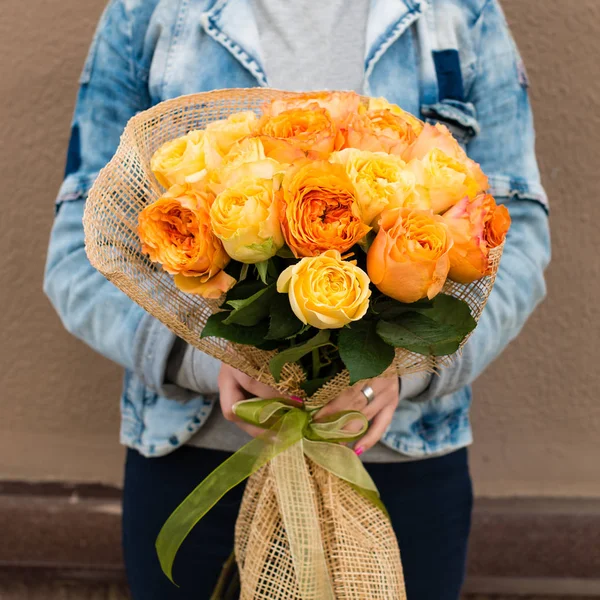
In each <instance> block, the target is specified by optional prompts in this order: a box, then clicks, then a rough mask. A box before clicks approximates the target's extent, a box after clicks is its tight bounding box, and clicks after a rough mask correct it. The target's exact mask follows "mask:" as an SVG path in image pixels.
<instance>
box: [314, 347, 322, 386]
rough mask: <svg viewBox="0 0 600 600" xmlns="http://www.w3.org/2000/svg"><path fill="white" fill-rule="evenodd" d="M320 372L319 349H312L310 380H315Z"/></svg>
mask: <svg viewBox="0 0 600 600" xmlns="http://www.w3.org/2000/svg"><path fill="white" fill-rule="evenodd" d="M320 370H321V359H320V357H319V348H313V351H312V378H313V379H316V378H317V377H318V376H319V371H320Z"/></svg>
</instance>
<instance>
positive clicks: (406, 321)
mask: <svg viewBox="0 0 600 600" xmlns="http://www.w3.org/2000/svg"><path fill="white" fill-rule="evenodd" d="M377 333H378V335H379V336H380V337H381V339H382V340H384V341H385V342H387V343H388V344H390V345H392V346H395V347H396V348H405V349H406V350H410V351H411V352H416V353H417V354H425V355H428V356H444V355H446V354H453V353H454V352H456V351H457V350H458V347H459V345H460V341H461V339H462V337H463V336H461V335H460V334H458V333H457V331H456V329H454V328H453V327H451V326H450V325H444V324H442V323H438V322H437V321H434V320H433V319H430V318H429V317H427V316H425V315H422V314H420V313H418V312H408V313H405V314H403V315H401V316H400V317H399V318H398V319H397V320H396V321H394V322H393V323H390V322H389V321H379V323H378V324H377Z"/></svg>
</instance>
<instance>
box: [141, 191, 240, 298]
mask: <svg viewBox="0 0 600 600" xmlns="http://www.w3.org/2000/svg"><path fill="white" fill-rule="evenodd" d="M211 200H212V197H210V196H208V195H205V194H203V193H201V192H199V191H198V190H194V189H192V188H191V187H190V186H179V185H175V186H173V187H171V188H170V189H169V191H168V192H167V193H166V194H165V195H164V196H162V197H161V198H159V199H158V200H157V201H156V202H153V203H152V204H150V205H149V206H147V207H146V208H144V210H143V211H142V212H141V213H140V215H139V219H138V222H139V227H138V234H139V237H140V240H141V242H142V252H144V253H145V254H147V255H148V256H149V258H150V260H151V261H152V262H156V263H160V264H161V265H162V267H163V269H164V270H165V271H167V272H168V273H171V274H173V275H175V285H177V287H179V288H180V289H182V290H183V291H186V292H188V293H193V294H199V295H201V296H203V297H205V298H218V297H219V296H220V295H221V294H222V293H223V292H226V291H227V290H228V289H229V288H231V287H232V286H233V285H234V284H235V279H233V277H230V276H229V275H227V273H225V271H223V269H224V268H225V267H226V266H227V263H228V262H229V256H227V254H226V252H225V250H224V248H223V245H222V244H221V242H220V241H219V239H218V238H216V237H215V235H214V234H213V231H212V227H211V222H210V214H209V211H210V202H211Z"/></svg>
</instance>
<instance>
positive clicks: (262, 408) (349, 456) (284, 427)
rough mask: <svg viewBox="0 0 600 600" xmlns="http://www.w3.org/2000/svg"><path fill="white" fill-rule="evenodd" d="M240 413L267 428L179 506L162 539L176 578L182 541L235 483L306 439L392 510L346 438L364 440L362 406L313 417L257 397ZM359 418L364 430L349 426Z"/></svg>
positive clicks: (327, 465) (163, 556)
mask: <svg viewBox="0 0 600 600" xmlns="http://www.w3.org/2000/svg"><path fill="white" fill-rule="evenodd" d="M233 410H234V413H235V414H236V415H237V416H238V417H240V418H241V419H243V420H244V421H246V422H247V423H250V424H251V425H255V426H258V427H261V428H263V429H265V431H264V433H262V434H261V435H259V436H258V437H256V438H254V439H253V440H252V441H250V442H248V443H247V444H246V445H245V446H243V447H242V448H240V449H239V450H238V451H237V452H236V453H235V454H233V455H232V456H230V457H229V458H228V459H227V460H226V461H225V462H223V463H222V464H221V465H220V466H219V467H217V468H216V469H215V470H214V471H213V472H212V473H211V474H210V475H209V476H208V477H206V479H204V481H202V483H200V485H198V487H196V489H194V491H193V492H191V494H190V495H189V496H188V497H187V498H186V499H185V500H184V501H183V502H182V503H181V504H180V505H179V506H178V507H177V508H176V509H175V510H174V511H173V513H172V514H171V516H170V517H169V518H168V519H167V521H166V523H165V524H164V525H163V527H162V529H161V530H160V533H159V534H158V538H157V539H156V551H157V552H158V558H159V561H160V565H161V568H162V570H163V572H164V573H165V575H166V576H167V577H168V578H169V579H170V580H171V582H173V583H175V582H174V581H173V562H174V561H175V556H176V555H177V552H178V550H179V548H180V547H181V544H182V543H183V541H184V540H185V538H186V537H187V536H188V535H189V533H190V532H191V531H192V529H193V528H194V527H195V526H196V524H197V523H198V521H200V519H202V517H204V515H206V513H207V512H208V511H209V510H210V509H211V508H212V507H213V506H214V505H215V504H216V503H217V502H218V501H219V500H220V499H221V498H222V497H223V496H224V495H225V494H226V493H227V492H228V491H229V490H231V489H232V488H234V487H235V486H236V485H238V484H240V483H241V482H242V481H244V480H245V479H247V478H248V477H250V476H251V475H253V474H254V473H256V472H257V471H258V470H259V469H261V468H262V467H263V466H265V465H266V464H267V463H268V462H269V461H271V460H272V459H273V458H274V457H276V456H277V455H278V454H281V453H282V452H284V451H285V450H287V449H288V448H291V447H292V446H293V445H294V444H298V443H301V444H302V449H303V451H304V454H305V455H306V456H308V457H309V458H310V459H311V460H312V461H314V462H315V463H317V464H318V465H320V466H321V467H323V468H324V469H326V470H327V471H329V472H330V473H332V474H333V475H335V476H336V477H339V478H340V479H344V480H345V481H347V482H348V483H349V484H350V485H351V486H352V487H353V488H354V489H355V490H356V491H357V492H359V493H361V494H362V495H363V496H365V497H366V498H367V499H368V500H369V501H371V502H372V503H373V504H375V505H376V506H377V507H378V508H380V509H381V510H382V511H383V512H384V513H385V514H387V512H386V510H385V507H384V506H383V503H382V502H381V500H380V499H379V493H378V492H377V487H376V486H375V483H374V482H373V480H372V479H371V477H370V475H369V474H368V473H367V471H366V469H365V468H364V466H363V464H362V462H361V461H360V459H359V458H358V456H356V454H355V453H354V452H353V451H352V450H351V449H350V448H349V447H347V446H342V445H340V444H342V443H350V442H354V441H356V440H358V439H360V438H361V437H362V436H363V435H364V434H365V433H366V431H367V429H368V428H369V422H368V420H367V418H366V417H365V416H364V415H363V414H362V413H360V412H358V411H342V412H339V413H336V414H334V415H331V416H329V417H327V418H325V419H324V420H323V421H320V422H316V421H313V419H312V418H313V415H314V413H315V412H316V411H312V412H307V411H306V410H305V409H304V408H301V407H300V406H299V405H298V403H296V402H293V401H291V400H286V399H283V398H276V399H271V400H262V399H258V398H255V399H252V400H244V401H242V402H238V403H237V404H235V406H234V407H233ZM352 421H359V422H360V424H361V428H360V430H359V431H358V432H356V433H352V432H349V431H345V430H344V428H345V427H346V426H347V425H348V424H349V423H351V422H352Z"/></svg>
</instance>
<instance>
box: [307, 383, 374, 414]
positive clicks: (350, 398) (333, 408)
mask: <svg viewBox="0 0 600 600" xmlns="http://www.w3.org/2000/svg"><path fill="white" fill-rule="evenodd" d="M364 385H365V383H364V382H362V383H357V384H355V385H353V386H352V387H349V388H347V389H345V390H344V391H343V392H342V393H341V394H340V395H339V396H337V397H336V398H334V399H333V400H332V401H331V402H330V403H329V404H327V405H326V406H324V407H323V408H322V409H321V410H320V411H319V412H318V413H317V414H316V415H315V421H320V420H322V419H323V418H325V417H328V416H329V415H334V414H335V413H338V412H340V411H342V410H359V411H362V410H364V408H365V407H366V406H367V398H366V396H365V395H364V394H363V392H362V388H363V387H364Z"/></svg>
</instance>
